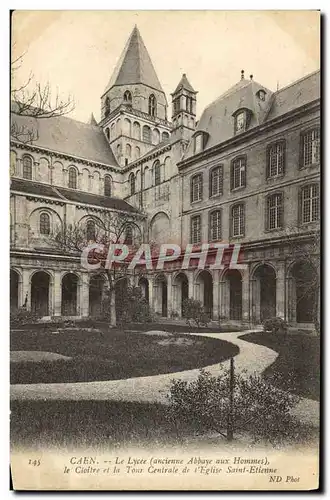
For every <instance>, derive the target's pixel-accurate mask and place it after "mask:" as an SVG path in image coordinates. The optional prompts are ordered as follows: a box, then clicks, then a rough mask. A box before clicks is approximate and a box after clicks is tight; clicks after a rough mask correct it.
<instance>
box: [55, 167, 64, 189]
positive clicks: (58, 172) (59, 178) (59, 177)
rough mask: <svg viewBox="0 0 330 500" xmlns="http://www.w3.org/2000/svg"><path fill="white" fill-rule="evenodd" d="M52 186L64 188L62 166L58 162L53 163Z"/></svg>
mask: <svg viewBox="0 0 330 500" xmlns="http://www.w3.org/2000/svg"><path fill="white" fill-rule="evenodd" d="M53 184H54V185H55V186H64V171H63V164H62V163H61V162H60V161H55V162H54V163H53Z"/></svg>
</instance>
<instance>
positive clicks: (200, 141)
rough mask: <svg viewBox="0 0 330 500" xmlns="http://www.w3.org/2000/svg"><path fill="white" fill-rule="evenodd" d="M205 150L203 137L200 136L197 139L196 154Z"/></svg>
mask: <svg viewBox="0 0 330 500" xmlns="http://www.w3.org/2000/svg"><path fill="white" fill-rule="evenodd" d="M202 149H203V136H202V134H198V135H196V137H195V153H200V152H201V151H202Z"/></svg>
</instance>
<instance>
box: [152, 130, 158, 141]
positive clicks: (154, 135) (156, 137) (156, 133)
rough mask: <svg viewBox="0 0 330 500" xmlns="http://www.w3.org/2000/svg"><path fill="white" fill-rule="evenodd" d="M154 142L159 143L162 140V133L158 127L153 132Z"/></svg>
mask: <svg viewBox="0 0 330 500" xmlns="http://www.w3.org/2000/svg"><path fill="white" fill-rule="evenodd" d="M152 142H153V143H154V144H159V142H160V133H159V130H158V129H157V128H155V129H154V130H153V132H152Z"/></svg>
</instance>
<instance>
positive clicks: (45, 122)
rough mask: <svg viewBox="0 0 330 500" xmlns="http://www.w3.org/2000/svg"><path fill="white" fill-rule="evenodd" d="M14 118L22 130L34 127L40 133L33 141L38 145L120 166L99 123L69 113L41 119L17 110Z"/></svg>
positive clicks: (34, 131)
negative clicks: (78, 118)
mask: <svg viewBox="0 0 330 500" xmlns="http://www.w3.org/2000/svg"><path fill="white" fill-rule="evenodd" d="M11 120H12V123H15V124H16V126H17V127H18V128H19V129H20V130H23V129H24V130H32V131H33V133H34V135H37V136H38V137H37V138H36V139H35V140H33V145H35V146H40V147H44V148H46V149H50V150H52V151H57V152H58V153H64V154H67V155H72V156H77V157H79V158H84V159H86V160H90V161H95V162H97V163H104V164H106V165H109V166H115V167H118V163H117V160H116V158H115V156H114V154H113V152H112V150H111V147H110V145H109V143H108V141H107V140H106V137H105V136H104V133H103V131H102V129H101V128H99V127H98V126H95V125H91V124H88V123H82V122H78V121H77V120H73V119H72V118H68V117H67V116H57V117H53V118H39V119H38V118H32V117H29V116H24V115H17V114H16V113H14V112H13V113H12V115H11ZM13 139H15V137H13Z"/></svg>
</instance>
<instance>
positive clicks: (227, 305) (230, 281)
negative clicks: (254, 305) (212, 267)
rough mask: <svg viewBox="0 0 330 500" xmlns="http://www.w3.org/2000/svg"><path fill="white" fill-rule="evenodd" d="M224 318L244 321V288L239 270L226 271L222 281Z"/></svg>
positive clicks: (222, 315) (222, 310)
mask: <svg viewBox="0 0 330 500" xmlns="http://www.w3.org/2000/svg"><path fill="white" fill-rule="evenodd" d="M220 294H221V300H220V304H221V311H220V316H221V317H222V318H226V319H231V320H237V321H240V320H242V311H243V307H242V306H243V288H242V274H241V273H240V271H239V270H238V269H225V270H224V271H223V273H222V276H221V280H220Z"/></svg>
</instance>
